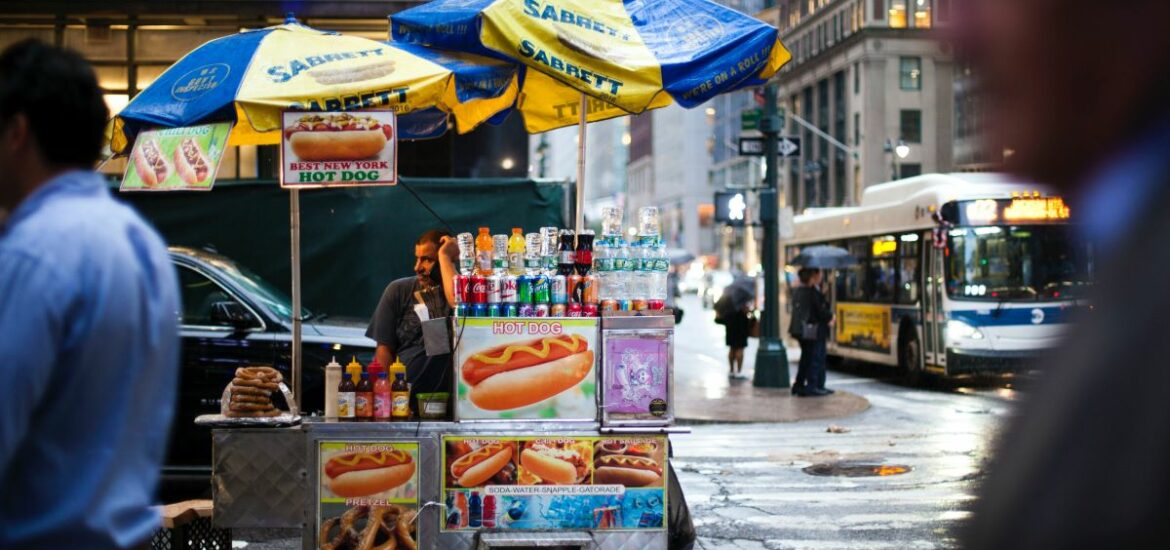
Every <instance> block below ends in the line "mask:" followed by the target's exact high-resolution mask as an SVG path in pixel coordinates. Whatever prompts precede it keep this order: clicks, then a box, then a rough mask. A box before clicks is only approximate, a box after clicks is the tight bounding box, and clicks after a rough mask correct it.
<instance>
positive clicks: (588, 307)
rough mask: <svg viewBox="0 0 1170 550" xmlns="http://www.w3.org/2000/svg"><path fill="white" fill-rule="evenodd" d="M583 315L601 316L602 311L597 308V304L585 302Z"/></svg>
mask: <svg viewBox="0 0 1170 550" xmlns="http://www.w3.org/2000/svg"><path fill="white" fill-rule="evenodd" d="M581 316H582V317H600V316H601V312H600V311H598V309H597V304H584V305H582V306H581Z"/></svg>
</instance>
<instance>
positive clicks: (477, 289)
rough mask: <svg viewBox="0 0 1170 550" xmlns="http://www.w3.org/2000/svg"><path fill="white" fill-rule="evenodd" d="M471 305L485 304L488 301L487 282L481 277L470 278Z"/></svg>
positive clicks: (473, 276) (485, 278)
mask: <svg viewBox="0 0 1170 550" xmlns="http://www.w3.org/2000/svg"><path fill="white" fill-rule="evenodd" d="M469 294H470V295H471V303H473V304H486V303H487V301H488V281H487V277H484V276H483V275H472V276H471V292H469Z"/></svg>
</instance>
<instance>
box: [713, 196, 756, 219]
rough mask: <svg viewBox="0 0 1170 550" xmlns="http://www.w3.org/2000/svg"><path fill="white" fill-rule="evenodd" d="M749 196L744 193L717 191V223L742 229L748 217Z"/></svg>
mask: <svg viewBox="0 0 1170 550" xmlns="http://www.w3.org/2000/svg"><path fill="white" fill-rule="evenodd" d="M747 207H748V204H747V194H746V193H745V192H744V191H717V192H716V193H715V221H716V222H720V223H726V224H727V225H730V226H733V227H742V226H743V224H744V218H746V217H747V216H746V215H747Z"/></svg>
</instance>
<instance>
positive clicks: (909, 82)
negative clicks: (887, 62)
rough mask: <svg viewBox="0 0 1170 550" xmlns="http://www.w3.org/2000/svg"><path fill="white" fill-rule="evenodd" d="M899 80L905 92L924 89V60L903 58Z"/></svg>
mask: <svg viewBox="0 0 1170 550" xmlns="http://www.w3.org/2000/svg"><path fill="white" fill-rule="evenodd" d="M899 76H900V78H899V79H898V80H899V82H900V84H901V88H902V89H903V90H921V89H922V58H921V57H903V58H902V59H901V63H900V68H899Z"/></svg>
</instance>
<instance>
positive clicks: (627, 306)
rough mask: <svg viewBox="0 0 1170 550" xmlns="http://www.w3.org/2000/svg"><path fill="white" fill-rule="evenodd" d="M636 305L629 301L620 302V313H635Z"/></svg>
mask: <svg viewBox="0 0 1170 550" xmlns="http://www.w3.org/2000/svg"><path fill="white" fill-rule="evenodd" d="M633 310H634V303H633V302H631V301H629V300H622V301H620V302H618V311H633Z"/></svg>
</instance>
